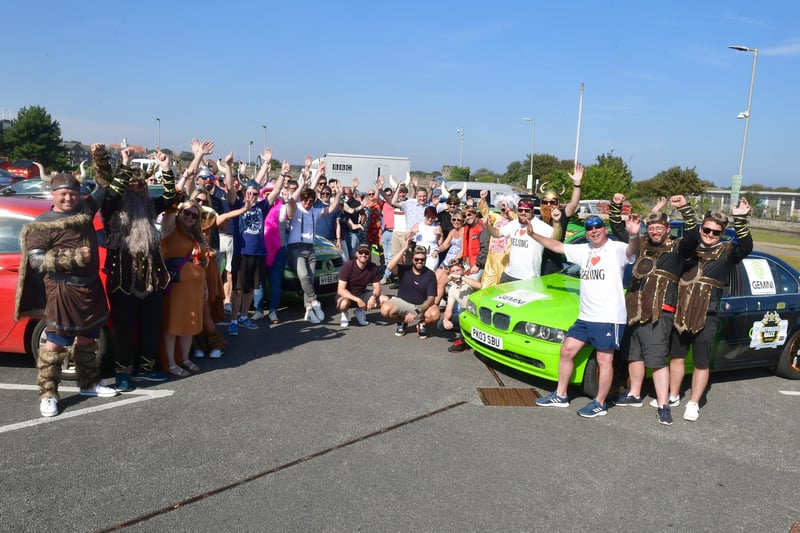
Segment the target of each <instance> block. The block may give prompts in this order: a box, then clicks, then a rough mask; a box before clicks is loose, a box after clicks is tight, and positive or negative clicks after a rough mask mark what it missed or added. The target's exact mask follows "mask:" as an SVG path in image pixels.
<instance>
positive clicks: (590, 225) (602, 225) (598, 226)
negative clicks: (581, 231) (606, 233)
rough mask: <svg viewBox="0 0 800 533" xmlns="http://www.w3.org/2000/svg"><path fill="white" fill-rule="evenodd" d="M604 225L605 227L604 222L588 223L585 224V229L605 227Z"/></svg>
mask: <svg viewBox="0 0 800 533" xmlns="http://www.w3.org/2000/svg"><path fill="white" fill-rule="evenodd" d="M605 227H606V225H605V224H589V225H588V226H586V231H590V230H593V229H600V228H605Z"/></svg>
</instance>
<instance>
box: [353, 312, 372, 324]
mask: <svg viewBox="0 0 800 533" xmlns="http://www.w3.org/2000/svg"><path fill="white" fill-rule="evenodd" d="M353 314H354V315H355V316H356V322H358V325H359V326H368V325H369V320H367V313H365V312H364V310H363V309H356V310H355V312H354V313H353Z"/></svg>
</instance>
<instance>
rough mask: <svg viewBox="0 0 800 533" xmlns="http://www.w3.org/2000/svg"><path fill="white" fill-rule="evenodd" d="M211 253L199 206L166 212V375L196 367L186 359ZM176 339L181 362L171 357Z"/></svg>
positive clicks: (190, 203)
mask: <svg viewBox="0 0 800 533" xmlns="http://www.w3.org/2000/svg"><path fill="white" fill-rule="evenodd" d="M210 251H211V249H210V247H209V246H208V242H207V241H206V238H205V237H204V236H203V230H202V227H201V226H200V206H199V205H198V204H197V202H195V201H194V200H187V201H186V202H183V203H181V204H179V205H178V207H177V210H175V209H170V210H168V211H167V212H166V213H165V214H164V218H163V219H162V221H161V254H162V255H163V257H164V263H165V264H166V265H167V270H169V272H170V277H171V278H172V280H171V281H170V284H169V286H168V287H167V289H166V291H165V295H164V324H163V330H164V354H165V356H166V365H165V367H166V368H167V372H169V373H170V374H172V375H173V376H177V377H186V376H188V375H189V372H187V370H188V371H190V372H198V371H199V370H200V368H199V367H198V366H197V365H196V364H194V363H193V362H192V361H190V360H189V353H190V350H191V347H192V337H193V336H194V335H197V334H198V333H200V332H201V331H202V329H203V304H204V301H205V299H206V297H207V290H208V289H207V288H206V271H205V266H206V263H207V261H208V258H209V252H210ZM176 340H177V342H178V344H179V346H180V353H181V359H182V363H181V365H180V366H179V365H178V363H177V362H176V358H175V343H176Z"/></svg>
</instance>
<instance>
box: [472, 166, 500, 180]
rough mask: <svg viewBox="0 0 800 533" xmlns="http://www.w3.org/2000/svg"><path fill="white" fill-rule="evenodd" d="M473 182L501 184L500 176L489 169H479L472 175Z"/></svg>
mask: <svg viewBox="0 0 800 533" xmlns="http://www.w3.org/2000/svg"><path fill="white" fill-rule="evenodd" d="M472 180H473V181H479V182H481V183H500V175H499V174H498V173H497V172H492V171H491V170H489V169H488V168H479V169H478V170H476V171H475V172H473V173H472Z"/></svg>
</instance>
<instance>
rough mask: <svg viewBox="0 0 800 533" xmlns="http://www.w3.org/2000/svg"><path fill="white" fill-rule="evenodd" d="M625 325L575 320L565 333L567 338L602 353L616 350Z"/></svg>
mask: <svg viewBox="0 0 800 533" xmlns="http://www.w3.org/2000/svg"><path fill="white" fill-rule="evenodd" d="M624 331H625V324H610V323H608V322H586V321H584V320H580V319H578V320H576V321H575V323H574V324H572V327H571V328H569V331H568V332H567V337H572V338H573V339H577V340H579V341H582V342H585V343H586V344H589V345H591V346H594V347H595V349H597V350H600V351H602V352H610V351H613V350H618V349H619V345H620V340H621V339H622V334H623V332H624Z"/></svg>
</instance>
